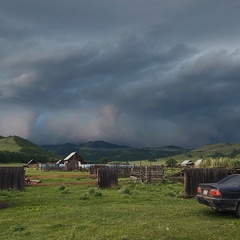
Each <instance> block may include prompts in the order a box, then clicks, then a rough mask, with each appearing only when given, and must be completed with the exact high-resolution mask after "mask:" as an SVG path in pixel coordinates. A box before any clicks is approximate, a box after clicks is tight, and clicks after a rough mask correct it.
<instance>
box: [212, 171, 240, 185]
mask: <svg viewBox="0 0 240 240" xmlns="http://www.w3.org/2000/svg"><path fill="white" fill-rule="evenodd" d="M217 183H218V184H227V185H235V186H238V185H240V174H239V175H238V174H234V175H230V176H228V177H226V178H223V179H222V180H220V181H218V182H217Z"/></svg>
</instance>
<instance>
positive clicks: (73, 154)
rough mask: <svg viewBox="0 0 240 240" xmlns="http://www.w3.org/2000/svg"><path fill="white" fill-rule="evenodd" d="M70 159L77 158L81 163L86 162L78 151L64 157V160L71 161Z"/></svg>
mask: <svg viewBox="0 0 240 240" xmlns="http://www.w3.org/2000/svg"><path fill="white" fill-rule="evenodd" d="M70 160H77V161H79V162H81V163H84V159H83V157H82V156H81V155H80V154H79V153H78V152H72V153H70V154H69V155H68V156H67V157H65V158H64V159H63V161H70Z"/></svg>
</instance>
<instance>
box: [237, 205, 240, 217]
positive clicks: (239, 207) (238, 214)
mask: <svg viewBox="0 0 240 240" xmlns="http://www.w3.org/2000/svg"><path fill="white" fill-rule="evenodd" d="M236 216H237V217H238V218H240V203H238V205H237V209H236Z"/></svg>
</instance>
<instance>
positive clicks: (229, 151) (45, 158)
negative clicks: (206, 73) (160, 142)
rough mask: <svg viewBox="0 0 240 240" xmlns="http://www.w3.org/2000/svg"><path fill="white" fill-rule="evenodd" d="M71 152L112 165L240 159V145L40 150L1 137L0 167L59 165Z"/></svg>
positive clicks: (92, 144)
mask: <svg viewBox="0 0 240 240" xmlns="http://www.w3.org/2000/svg"><path fill="white" fill-rule="evenodd" d="M71 152H78V153H80V155H81V156H82V157H83V158H84V159H85V160H86V161H87V162H97V161H99V160H100V159H101V158H103V157H106V158H108V159H109V161H138V160H150V161H152V160H154V159H160V158H169V157H172V158H174V159H176V160H178V161H180V160H186V159H191V160H197V159H199V158H208V157H212V158H220V157H228V158H229V159H233V158H238V159H239V158H240V143H217V144H209V145H204V146H202V147H199V148H195V149H185V148H181V147H178V146H173V145H168V146H164V147H155V148H154V147H140V148H134V147H129V146H125V145H117V144H113V143H108V142H105V141H102V140H100V141H89V142H86V143H81V144H74V143H66V144H59V145H44V146H38V145H37V144H34V143H32V142H31V141H29V140H27V139H24V138H21V137H18V136H9V137H3V136H0V163H17V162H21V163H27V162H28V161H29V160H31V159H34V160H36V161H37V162H56V161H57V160H59V159H61V158H64V157H66V156H67V155H69V153H71Z"/></svg>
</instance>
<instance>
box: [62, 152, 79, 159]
mask: <svg viewBox="0 0 240 240" xmlns="http://www.w3.org/2000/svg"><path fill="white" fill-rule="evenodd" d="M76 153H77V152H72V153H70V154H69V155H68V156H67V157H65V158H64V159H63V160H64V161H66V160H69V159H70V158H71V157H72V156H73V155H75V154H76Z"/></svg>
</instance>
